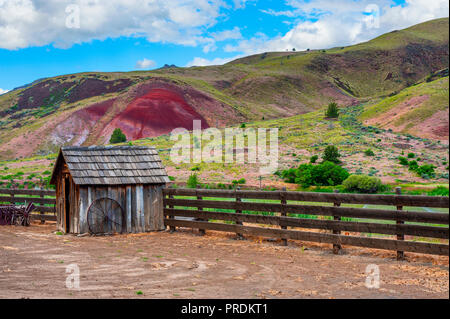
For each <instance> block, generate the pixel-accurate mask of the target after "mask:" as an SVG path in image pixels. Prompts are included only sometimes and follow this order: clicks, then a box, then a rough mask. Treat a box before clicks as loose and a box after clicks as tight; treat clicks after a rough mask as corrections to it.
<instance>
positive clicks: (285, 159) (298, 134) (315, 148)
mask: <svg viewBox="0 0 450 319" xmlns="http://www.w3.org/2000/svg"><path fill="white" fill-rule="evenodd" d="M362 111H363V106H355V107H350V108H347V109H345V110H342V112H343V113H342V114H341V118H340V120H339V121H329V120H326V119H325V118H324V109H321V110H319V111H315V112H311V113H308V114H303V115H298V116H293V117H288V118H283V119H276V120H266V121H258V122H253V123H248V124H247V125H246V127H247V128H261V127H263V128H278V129H279V169H286V168H290V167H296V166H298V165H300V164H301V163H306V162H309V158H310V156H312V155H315V154H317V155H319V156H320V155H321V154H322V152H323V150H324V148H325V147H326V146H327V145H329V144H333V145H337V146H338V148H339V149H340V151H341V154H342V155H343V157H342V160H343V162H344V166H345V167H346V168H347V169H348V170H349V171H350V172H351V173H357V174H367V175H372V176H377V177H379V178H381V179H382V180H383V181H385V182H387V183H390V184H397V185H405V184H411V183H413V184H411V185H410V186H408V187H414V188H416V187H418V186H417V184H414V183H425V184H429V183H433V184H435V185H437V184H444V185H448V178H444V176H445V174H448V170H447V169H446V167H448V164H447V163H446V162H448V145H442V144H439V143H436V142H432V141H430V140H427V139H418V138H411V137H408V136H405V135H402V134H393V133H390V132H388V131H385V130H378V129H375V128H368V127H365V126H361V125H360V124H359V123H358V121H357V117H358V116H359V114H360V113H361V112H362ZM174 143H175V142H174V141H172V140H170V137H169V136H168V135H163V136H160V137H156V138H146V139H142V140H138V141H134V142H133V144H134V145H147V146H154V147H156V148H157V149H158V151H159V154H160V156H161V158H162V160H163V162H164V165H165V166H166V168H167V171H168V174H169V175H170V176H174V177H175V181H176V182H177V183H181V184H183V183H184V182H186V180H187V178H188V177H189V175H190V174H192V173H193V170H192V169H193V168H196V169H198V171H196V172H197V173H198V174H199V177H200V180H201V182H202V183H211V184H214V183H231V181H232V180H234V179H240V178H245V179H246V180H247V185H249V186H258V185H259V179H258V178H259V166H258V165H256V164H251V163H246V164H245V165H241V164H233V163H232V164H219V163H200V164H195V163H188V164H175V163H173V162H172V161H171V160H170V148H171V147H172V146H173V145H174ZM393 143H410V144H411V145H413V146H414V149H413V150H412V151H413V152H414V153H415V154H416V155H417V156H418V157H420V158H421V162H420V163H421V164H424V163H431V164H434V165H435V166H437V167H438V169H437V175H438V178H436V179H434V180H423V179H421V178H419V177H417V176H415V174H412V173H411V172H409V171H408V169H407V168H406V167H403V166H401V165H400V164H399V163H398V159H397V158H398V156H401V155H402V150H401V149H398V148H395V147H393ZM206 144H207V143H206V142H204V143H203V147H205V145H206ZM430 146H432V147H430ZM368 148H370V149H372V150H373V151H374V152H375V156H374V157H368V156H365V155H364V151H365V150H367V149H368ZM406 152H409V151H406ZM55 157H56V154H51V155H49V156H45V157H44V156H40V157H33V158H29V159H24V160H15V161H4V162H0V178H1V177H2V176H3V177H5V178H6V176H8V175H10V177H11V175H16V174H17V173H20V172H23V173H24V177H22V178H21V179H18V180H15V181H16V182H19V183H20V184H22V183H23V181H27V177H28V176H29V175H30V174H33V173H34V174H36V176H35V177H34V178H32V180H33V181H34V182H39V179H40V178H45V177H46V176H47V175H45V174H43V172H45V171H47V170H51V165H52V163H53V162H54V160H55ZM4 167H8V169H7V170H5V169H4ZM14 179H15V178H14ZM7 184H8V181H7V180H4V181H3V186H5V185H7ZM263 185H264V186H267V187H269V186H270V187H277V188H281V187H283V186H287V187H288V188H290V189H295V188H296V186H295V185H286V184H284V183H283V182H282V181H281V180H280V179H279V178H278V177H277V176H275V175H266V176H264V177H263ZM0 187H2V185H0ZM420 187H427V186H426V185H425V186H420Z"/></svg>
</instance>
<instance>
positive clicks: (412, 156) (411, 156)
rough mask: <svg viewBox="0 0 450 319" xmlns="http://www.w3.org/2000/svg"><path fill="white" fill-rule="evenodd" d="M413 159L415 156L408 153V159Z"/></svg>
mask: <svg viewBox="0 0 450 319" xmlns="http://www.w3.org/2000/svg"><path fill="white" fill-rule="evenodd" d="M414 157H416V154H414V153H408V158H414Z"/></svg>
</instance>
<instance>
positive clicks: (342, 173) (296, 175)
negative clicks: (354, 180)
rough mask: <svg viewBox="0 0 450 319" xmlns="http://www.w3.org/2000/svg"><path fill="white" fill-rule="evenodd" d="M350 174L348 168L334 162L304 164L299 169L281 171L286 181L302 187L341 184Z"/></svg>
mask: <svg viewBox="0 0 450 319" xmlns="http://www.w3.org/2000/svg"><path fill="white" fill-rule="evenodd" d="M349 175H350V174H349V173H348V172H347V170H345V169H344V168H342V167H341V166H339V165H337V164H335V163H332V162H323V163H321V164H319V165H312V164H302V165H300V166H299V168H298V169H294V168H291V169H288V170H285V171H283V172H282V173H281V176H282V178H283V179H284V181H285V182H287V183H296V184H299V185H301V186H302V187H309V186H336V185H340V184H341V183H342V182H343V181H344V180H345V179H346V178H347V177H348V176H349Z"/></svg>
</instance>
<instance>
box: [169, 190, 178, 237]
mask: <svg viewBox="0 0 450 319" xmlns="http://www.w3.org/2000/svg"><path fill="white" fill-rule="evenodd" d="M169 199H173V195H169ZM169 208H172V209H173V206H172V205H169ZM169 219H175V216H169ZM169 230H170V232H171V233H173V232H174V231H176V230H177V228H176V227H175V226H169Z"/></svg>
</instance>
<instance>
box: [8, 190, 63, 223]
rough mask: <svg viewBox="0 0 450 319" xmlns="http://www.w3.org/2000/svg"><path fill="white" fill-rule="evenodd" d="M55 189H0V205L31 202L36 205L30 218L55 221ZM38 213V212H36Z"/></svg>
mask: <svg viewBox="0 0 450 319" xmlns="http://www.w3.org/2000/svg"><path fill="white" fill-rule="evenodd" d="M55 196H56V194H55V191H50V190H31V189H0V205H4V204H6V205H8V204H13V205H26V204H28V203H33V204H34V205H35V206H36V209H35V210H34V213H33V214H31V218H32V219H37V220H41V221H42V222H45V221H46V220H51V221H56V211H55V205H56V199H55ZM36 213H39V214H36Z"/></svg>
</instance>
